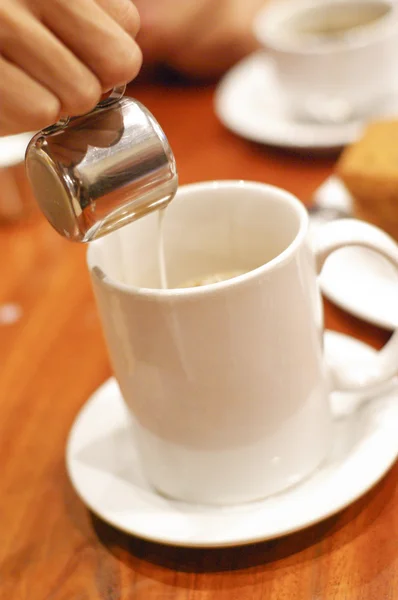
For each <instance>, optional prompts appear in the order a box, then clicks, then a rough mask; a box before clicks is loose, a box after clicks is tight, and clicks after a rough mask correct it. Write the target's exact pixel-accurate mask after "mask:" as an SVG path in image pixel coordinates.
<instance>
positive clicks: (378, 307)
mask: <svg viewBox="0 0 398 600" xmlns="http://www.w3.org/2000/svg"><path fill="white" fill-rule="evenodd" d="M314 200H315V202H316V204H317V206H319V207H323V208H325V209H330V208H337V209H338V210H340V211H344V212H346V213H347V214H350V213H351V211H352V201H351V197H350V194H349V193H348V191H347V190H346V188H345V187H344V185H343V183H342V182H341V181H340V180H339V179H338V178H337V177H335V176H332V177H330V178H329V179H327V180H326V181H325V182H324V183H323V184H322V185H321V186H320V187H319V188H318V189H317V191H316V192H315V195H314ZM319 281H320V286H321V289H322V292H323V294H324V295H325V296H326V297H327V298H328V299H329V300H331V301H332V302H333V303H334V304H336V305H337V306H339V307H340V308H342V309H343V310H345V311H347V312H349V313H350V314H353V315H354V316H356V317H358V318H360V319H363V320H365V321H368V322H369V323H372V324H374V325H377V326H379V327H383V328H385V329H394V328H395V327H397V326H398V286H397V275H396V272H395V270H394V268H393V267H392V266H391V265H390V264H389V263H388V262H387V261H385V260H383V259H382V258H381V257H380V256H378V255H376V254H374V253H373V252H371V251H369V250H366V249H364V248H345V249H344V250H340V251H339V252H336V253H335V254H334V255H333V256H331V257H330V258H329V260H328V261H327V263H326V264H325V266H324V268H323V271H322V274H321V276H320V280H319Z"/></svg>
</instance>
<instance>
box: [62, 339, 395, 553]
mask: <svg viewBox="0 0 398 600" xmlns="http://www.w3.org/2000/svg"><path fill="white" fill-rule="evenodd" d="M326 349H327V352H328V353H330V354H331V355H333V357H334V358H336V359H338V360H340V361H342V362H344V363H348V364H349V361H350V358H352V359H354V360H357V359H358V358H360V359H362V358H365V359H366V358H367V357H369V355H370V356H371V355H372V353H373V352H374V351H373V350H371V349H370V348H369V347H368V346H365V345H364V344H362V343H359V342H357V341H355V340H353V339H351V338H348V337H346V336H342V335H339V334H335V333H330V332H328V333H327V334H326ZM391 390H392V391H390V392H389V393H388V394H386V395H384V396H383V397H380V398H377V399H372V400H371V401H369V402H363V401H360V400H358V398H355V397H354V396H350V397H348V396H343V395H340V394H333V396H332V409H333V414H334V430H335V438H334V444H333V449H332V452H331V455H330V457H329V459H328V461H327V462H326V463H325V464H324V465H323V466H322V467H321V468H320V469H319V470H318V471H317V472H316V473H314V475H312V476H311V478H309V479H307V480H306V481H305V482H304V483H301V484H299V485H297V486H296V487H294V488H291V489H290V490H289V491H287V492H285V493H283V494H279V495H277V496H274V497H272V498H268V499H266V500H263V501H261V502H256V503H250V504H245V505H240V506H234V507H204V506H197V505H189V504H184V503H181V502H177V501H173V500H170V499H166V498H164V497H162V496H160V495H159V494H157V493H156V492H155V491H154V490H153V489H152V488H151V487H150V486H149V484H148V483H147V482H146V480H145V478H144V476H143V475H142V473H141V472H140V467H139V464H138V460H137V455H136V451H135V448H134V439H133V436H132V434H131V430H130V429H129V426H128V420H127V414H126V410H125V407H124V404H123V401H122V399H121V396H120V393H119V389H118V386H117V384H116V382H115V380H114V379H110V380H109V381H107V382H106V383H105V384H104V385H103V386H102V387H100V388H99V389H98V390H97V391H96V392H95V393H94V395H93V396H92V397H91V398H90V399H89V400H88V402H87V403H86V405H85V406H84V407H83V409H82V410H81V412H80V414H79V415H78V417H77V419H76V421H75V423H74V425H73V427H72V430H71V433H70V437H69V441H68V446H67V452H66V461H67V469H68V473H69V476H70V479H71V481H72V484H73V486H74V488H75V490H76V492H77V493H78V495H79V496H80V498H81V499H82V500H83V502H84V503H85V504H86V505H87V506H88V507H89V508H90V509H91V510H92V511H93V512H94V513H96V514H97V515H98V516H99V517H100V518H102V519H103V520H104V521H106V522H108V523H109V524H111V525H113V526H114V527H117V528H118V529H121V530H122V531H124V532H126V533H129V534H134V535H137V536H139V537H142V538H145V539H148V540H152V541H156V542H161V543H163V544H171V545H176V546H191V547H211V546H232V545H238V544H247V543H251V542H255V541H261V540H267V539H271V538H275V537H279V536H282V535H285V534H287V533H291V532H294V531H298V530H300V529H302V528H304V527H307V526H309V525H312V524H314V523H317V522H318V521H321V520H322V519H325V518H326V517H329V516H331V515H333V514H334V513H336V512H337V511H339V510H341V509H342V508H344V507H346V506H347V505H349V504H350V503H351V502H353V501H354V500H356V499H357V498H359V497H360V496H361V495H363V494H364V493H365V492H367V491H368V490H369V489H370V488H371V487H372V486H373V485H374V484H375V483H376V482H377V481H378V480H379V479H380V478H381V477H382V476H383V475H384V474H385V473H386V472H387V470H388V469H389V468H390V467H391V465H392V464H393V463H394V461H395V459H396V457H397V454H398V436H397V427H398V401H397V400H398V398H397V396H398V385H395V384H393V385H392V387H391Z"/></svg>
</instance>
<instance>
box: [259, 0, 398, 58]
mask: <svg viewBox="0 0 398 600" xmlns="http://www.w3.org/2000/svg"><path fill="white" fill-rule="evenodd" d="M364 4H379V5H384V6H386V7H389V10H388V12H387V13H386V14H385V15H382V16H381V17H380V18H379V19H377V22H376V23H375V24H374V25H369V26H368V28H369V31H367V32H366V35H365V36H364V35H363V34H362V35H361V34H360V35H357V36H355V35H353V36H352V37H350V38H349V39H346V40H345V41H334V42H330V43H328V44H325V45H322V44H318V45H306V44H305V43H300V42H295V41H294V40H293V41H289V40H287V41H285V40H283V39H281V36H280V35H279V34H278V33H276V34H275V33H273V32H275V25H276V26H277V27H280V26H281V25H283V23H284V22H285V21H287V20H288V19H289V17H290V18H292V17H297V16H299V15H300V14H301V13H304V12H305V11H307V10H311V9H317V8H319V9H322V8H325V7H336V6H338V5H358V6H360V5H362V6H363V5H364ZM396 13H397V5H396V4H395V2H394V1H392V0H323V2H322V1H319V0H304V1H302V2H299V3H293V4H292V3H291V2H288V1H287V0H285V2H282V3H281V4H276V5H274V6H271V7H270V6H265V7H264V8H263V9H261V10H260V11H259V12H258V13H257V15H256V17H255V19H254V21H253V33H254V35H255V37H256V39H257V41H258V42H259V43H260V44H261V45H262V46H263V47H264V48H265V49H266V50H270V51H273V52H278V53H286V54H294V55H297V56H325V55H328V54H344V53H346V52H350V51H352V50H360V49H363V48H367V47H369V46H371V45H372V44H374V43H377V42H380V41H383V39H388V37H387V34H390V35H393V34H394V32H395V29H394V27H392V25H393V24H394V18H393V17H394V14H396ZM396 26H397V29H398V24H396Z"/></svg>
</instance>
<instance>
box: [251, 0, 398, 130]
mask: <svg viewBox="0 0 398 600" xmlns="http://www.w3.org/2000/svg"><path fill="white" fill-rule="evenodd" d="M397 12H398V6H397V4H396V2H395V1H394V0H294V1H293V0H291V1H290V2H286V1H285V2H280V3H273V4H271V5H270V6H269V7H266V8H264V9H263V10H262V11H260V13H259V14H258V16H257V18H256V19H255V22H254V31H255V34H256V37H257V39H258V40H259V42H260V43H261V44H262V45H263V46H264V48H265V49H266V50H267V52H269V54H270V56H271V57H272V58H273V61H274V66H275V76H276V80H277V83H278V85H279V87H280V89H281V92H282V98H283V100H284V102H285V104H286V107H287V109H288V110H289V111H290V112H291V114H292V115H293V116H294V117H295V118H297V119H306V120H308V119H310V120H311V119H312V120H315V121H319V122H331V123H340V122H344V121H348V120H350V119H354V118H362V117H366V116H371V115H372V112H374V110H375V109H377V108H378V107H379V106H380V104H381V103H383V102H385V101H386V100H388V98H389V96H390V95H391V94H392V93H393V92H394V91H395V92H396V90H397V86H398V74H397V68H396V60H397V55H398V23H397ZM355 25H357V26H355Z"/></svg>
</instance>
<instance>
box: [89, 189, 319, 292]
mask: <svg viewBox="0 0 398 600" xmlns="http://www.w3.org/2000/svg"><path fill="white" fill-rule="evenodd" d="M237 187H238V188H239V187H241V188H245V189H253V190H256V189H257V190H258V189H261V190H262V191H263V192H264V193H271V194H273V195H274V196H275V195H276V196H279V198H280V200H282V201H284V202H285V203H286V204H288V205H290V207H291V208H292V209H293V210H294V211H295V212H296V215H297V216H298V218H299V227H298V231H297V233H296V235H295V237H294V238H293V240H292V241H291V242H290V244H289V245H288V246H287V247H286V248H285V249H284V250H283V251H282V252H280V253H279V254H278V255H277V256H275V257H274V258H272V259H271V260H269V261H268V262H266V263H264V264H263V265H261V266H259V267H256V268H255V269H251V270H250V271H245V272H244V273H242V274H241V275H237V276H235V277H232V278H231V279H226V280H224V281H219V282H217V283H208V284H205V285H201V286H196V287H189V288H169V289H162V288H146V287H139V286H135V285H130V284H126V283H123V282H121V281H117V280H116V279H114V278H112V277H110V276H109V275H107V274H106V273H104V271H103V270H102V269H101V268H100V267H98V265H96V264H94V259H93V253H94V252H95V246H97V245H99V244H101V243H104V237H106V236H104V237H102V238H99V239H98V240H94V241H92V242H90V243H89V244H88V249H87V253H86V262H87V266H88V269H89V271H90V275H91V276H92V277H93V278H96V279H97V280H100V281H101V284H103V285H105V286H107V287H109V288H111V289H116V290H118V291H120V292H123V293H124V294H130V295H132V296H141V297H144V298H148V299H149V298H151V299H158V300H165V299H168V300H170V298H172V299H173V300H187V299H193V298H198V297H200V296H211V295H214V294H218V293H220V292H224V291H225V290H227V289H229V288H233V287H237V286H239V285H242V284H246V283H250V282H251V281H253V280H254V279H256V278H257V277H259V276H261V275H263V274H264V273H267V272H270V271H273V270H275V269H277V268H280V267H282V266H284V265H285V264H287V263H288V262H289V261H290V260H291V259H292V258H293V256H294V254H295V253H296V251H297V249H298V248H299V247H300V246H301V244H302V243H303V241H304V240H305V239H306V236H307V233H308V228H309V216H308V212H307V209H306V207H305V206H304V204H303V203H302V202H300V200H299V199H298V198H297V197H296V196H295V195H294V194H292V193H291V192H289V191H287V190H285V189H283V188H280V187H278V186H275V185H271V184H267V183H261V182H257V181H249V180H243V179H225V180H213V181H200V182H195V183H189V184H185V185H182V186H180V187H179V188H178V191H177V193H181V192H182V193H185V194H189V193H190V192H195V191H198V190H199V191H201V192H206V191H211V190H214V189H223V188H237Z"/></svg>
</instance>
